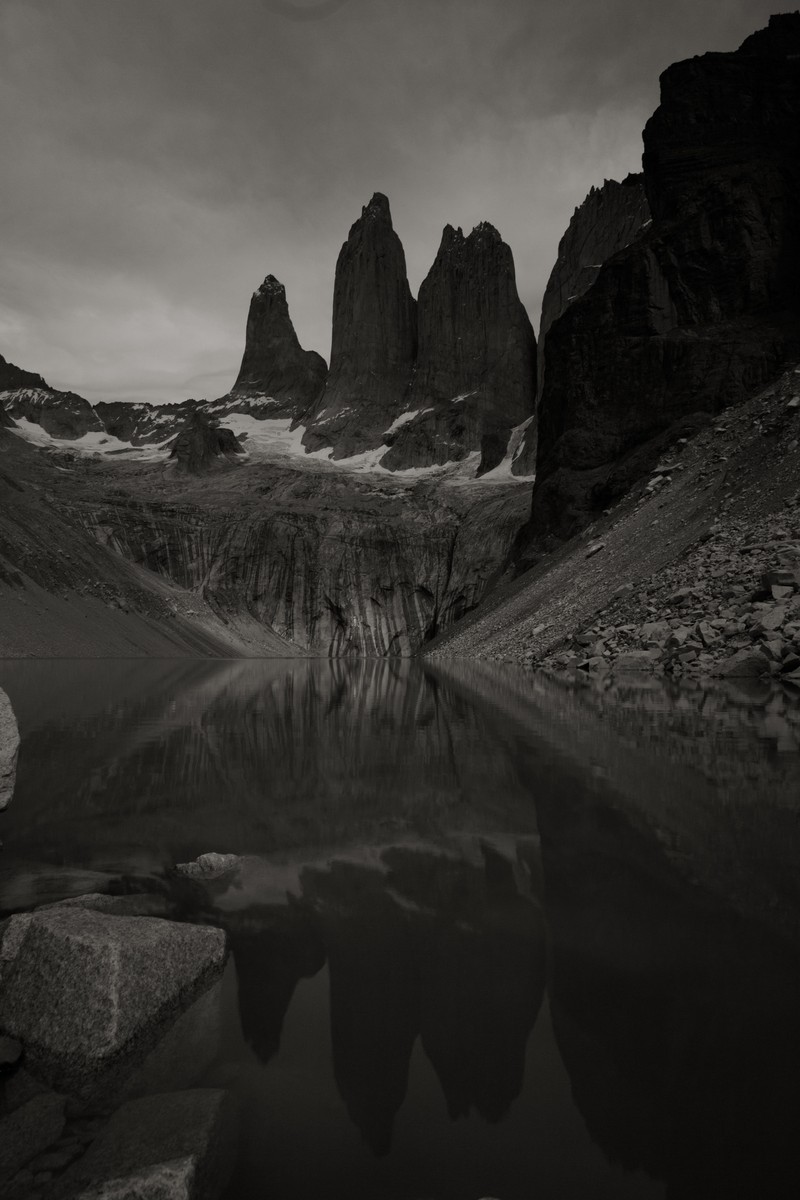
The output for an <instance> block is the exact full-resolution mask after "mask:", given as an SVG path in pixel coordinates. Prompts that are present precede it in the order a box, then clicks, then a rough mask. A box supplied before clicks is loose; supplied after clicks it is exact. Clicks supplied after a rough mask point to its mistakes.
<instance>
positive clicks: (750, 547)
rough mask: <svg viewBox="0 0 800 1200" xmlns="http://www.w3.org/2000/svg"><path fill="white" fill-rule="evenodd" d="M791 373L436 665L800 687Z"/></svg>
mask: <svg viewBox="0 0 800 1200" xmlns="http://www.w3.org/2000/svg"><path fill="white" fill-rule="evenodd" d="M799 479H800V368H797V367H794V368H792V369H790V370H789V371H787V372H785V373H784V374H783V375H782V376H781V377H780V378H779V379H778V380H777V381H776V382H775V383H774V384H773V385H772V386H770V387H768V388H766V389H765V390H764V391H763V392H761V393H759V394H758V395H757V396H755V397H753V398H752V399H751V400H749V401H747V402H746V403H744V404H741V405H738V406H736V407H735V408H732V409H730V410H728V412H727V413H726V414H725V415H724V416H722V417H720V418H718V419H717V420H715V421H712V420H710V419H709V418H706V424H705V426H704V428H703V429H702V430H701V432H700V433H698V434H696V435H695V436H694V437H692V438H679V439H677V440H676V441H675V442H674V443H673V444H672V445H671V446H669V447H668V448H667V450H666V451H665V452H664V454H663V455H662V458H661V460H660V461H659V463H658V464H657V467H656V468H655V470H654V472H653V474H652V475H651V476H650V478H649V479H647V480H646V481H643V482H642V483H640V484H639V485H638V487H637V488H635V489H634V490H633V491H632V493H631V494H630V495H629V496H628V497H626V498H625V499H624V500H623V501H621V502H620V503H619V504H618V505H617V506H616V507H615V508H613V509H610V510H608V512H607V513H605V514H604V515H603V516H602V517H601V519H600V520H598V521H596V522H595V523H594V524H593V525H592V526H590V527H589V528H588V529H587V530H586V531H585V532H584V534H583V535H582V536H580V537H578V538H575V539H573V540H572V541H571V542H569V543H568V544H567V545H566V546H564V547H563V548H562V550H561V551H559V552H556V553H554V554H551V555H548V556H546V557H544V558H543V559H542V561H541V562H540V563H539V564H538V565H537V566H536V567H534V568H533V569H532V570H531V571H529V572H527V573H526V574H525V575H523V576H521V577H520V578H519V579H518V580H517V581H516V582H515V583H514V584H512V585H510V586H506V587H505V588H503V589H499V591H498V593H497V594H496V596H495V597H494V599H493V601H490V602H489V603H488V604H487V605H485V606H484V608H483V609H482V610H481V611H480V612H479V613H478V614H476V615H475V616H474V617H473V618H472V619H467V620H466V621H465V622H463V627H460V628H458V629H457V630H455V631H453V632H452V633H451V634H450V635H449V636H448V635H445V636H444V637H443V638H441V639H439V640H438V641H437V642H435V643H434V644H433V645H432V647H431V651H430V652H431V654H432V655H433V656H434V657H442V658H449V657H459V656H474V657H477V658H486V659H490V660H497V661H506V662H515V663H519V664H521V665H524V666H537V667H544V668H549V669H555V670H558V671H561V672H566V673H568V674H571V675H574V674H575V673H576V672H577V673H582V674H584V675H587V676H588V675H596V674H599V673H600V674H601V673H603V672H607V671H613V672H615V673H622V672H628V673H630V672H636V673H641V672H655V673H658V674H668V675H672V676H675V677H678V676H682V675H689V676H693V677H697V678H704V677H711V676H719V675H723V676H726V675H727V676H735V677H741V676H751V677H759V676H771V677H776V678H780V679H783V680H785V681H786V682H787V683H788V684H790V685H792V684H793V685H795V686H796V685H797V684H798V683H800V488H798V480H799Z"/></svg>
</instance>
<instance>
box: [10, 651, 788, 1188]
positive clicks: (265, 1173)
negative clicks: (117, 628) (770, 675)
mask: <svg viewBox="0 0 800 1200" xmlns="http://www.w3.org/2000/svg"><path fill="white" fill-rule="evenodd" d="M31 668H34V670H33V673H32V674H28V672H29V670H30V669H31ZM70 669H71V668H70V665H69V664H52V665H48V666H47V667H46V668H45V666H44V665H41V664H27V663H26V664H16V665H13V664H0V685H2V686H3V687H5V688H6V690H7V691H8V692H9V695H10V696H11V697H12V700H13V703H14V707H15V709H16V711H17V714H18V718H19V722H20V727H21V732H22V738H23V741H22V750H21V754H20V760H19V771H18V782H17V792H16V795H15V799H14V802H13V804H12V805H11V807H10V808H9V809H8V811H7V813H5V814H4V817H3V826H2V833H3V836H4V838H5V841H6V851H5V852H4V855H3V859H2V866H0V906H2V901H3V899H5V904H6V907H11V906H12V904H10V903H9V897H10V896H12V895H13V896H14V897H16V900H15V901H14V904H15V905H16V906H23V905H24V904H26V903H27V904H31V903H34V902H35V901H36V900H37V899H41V898H42V893H41V889H43V888H44V889H49V890H50V891H52V890H54V889H57V888H58V887H61V888H62V889H64V888H66V887H67V881H68V880H69V879H71V878H72V877H73V876H74V878H75V879H78V878H80V880H81V883H80V886H81V887H82V888H83V890H86V881H87V879H93V880H94V881H95V882H94V884H92V885H90V886H96V887H100V888H103V889H104V888H108V887H112V888H136V887H138V888H147V889H153V888H155V887H158V888H160V889H161V891H162V893H163V894H164V895H165V896H167V897H168V898H169V901H170V903H172V904H173V905H174V906H175V908H176V910H178V911H180V912H181V913H182V915H184V916H186V917H189V918H190V919H193V920H204V921H214V922H217V923H219V924H222V925H224V926H225V928H226V929H227V930H228V932H229V935H230V941H231V946H232V950H233V958H234V962H235V969H236V980H237V987H236V989H235V991H234V992H232V993H231V997H230V999H231V1000H232V1003H231V1004H230V1005H229V1008H228V1009H226V1013H227V1015H226V1017H225V1021H226V1022H227V1025H226V1026H225V1036H224V1037H223V1039H222V1043H223V1045H224V1046H226V1047H227V1049H226V1050H224V1051H223V1053H222V1055H221V1057H220V1058H219V1059H218V1061H217V1063H216V1064H215V1066H214V1067H212V1068H211V1070H210V1071H209V1074H208V1077H207V1080H206V1081H207V1082H209V1083H212V1084H213V1083H224V1084H225V1086H230V1087H232V1088H233V1089H234V1090H235V1091H237V1093H238V1094H239V1096H240V1098H241V1099H242V1100H243V1102H244V1108H243V1112H245V1113H246V1114H247V1115H246V1116H245V1117H243V1120H244V1128H245V1131H246V1134H247V1136H246V1137H245V1149H244V1152H243V1156H242V1160H241V1163H240V1167H239V1172H238V1175H237V1177H236V1179H235V1180H234V1183H233V1185H232V1190H231V1193H230V1196H231V1197H233V1196H236V1197H237V1198H238V1197H242V1198H245V1200H247V1198H249V1197H255V1196H258V1195H261V1194H263V1190H264V1187H265V1180H269V1181H270V1182H271V1186H274V1188H275V1190H277V1191H279V1192H280V1194H282V1195H285V1196H287V1197H298V1198H301V1197H305V1196H307V1195H321V1194H335V1195H339V1194H342V1195H344V1194H346V1195H347V1196H348V1197H362V1196H363V1197H367V1196H370V1197H372V1196H396V1197H398V1200H399V1198H400V1197H405V1198H407V1197H411V1196H417V1197H420V1196H436V1197H441V1198H442V1200H451V1198H452V1200H455V1198H456V1197H459V1198H460V1197H463V1196H465V1195H466V1196H469V1195H479V1194H487V1195H500V1196H503V1197H504V1198H505V1197H509V1198H512V1200H513V1198H514V1197H519V1198H520V1200H521V1198H522V1197H523V1196H525V1197H527V1196H530V1195H545V1196H556V1195H570V1196H571V1195H591V1196H592V1197H605V1196H607V1197H615V1198H616V1197H655V1196H667V1197H671V1198H672V1197H674V1198H675V1200H677V1198H681V1200H684V1198H689V1200H691V1198H693V1197H698V1198H699V1197H700V1196H703V1197H720V1198H721V1197H731V1196H734V1197H736V1196H741V1197H745V1196H747V1197H750V1196H753V1195H758V1196H773V1195H774V1196H783V1195H786V1194H790V1192H789V1191H788V1185H787V1181H788V1180H789V1179H791V1178H792V1177H793V1174H794V1158H795V1151H794V1139H795V1130H796V1124H797V1118H798V1116H800V1082H799V1081H800V1026H799V1025H798V1023H797V1019H796V1013H797V1011H798V1006H800V877H798V873H797V862H798V861H800V820H798V813H800V786H798V785H799V784H800V760H798V752H797V738H796V733H797V730H798V728H800V723H798V711H797V709H796V707H792V705H791V702H788V703H787V700H786V698H785V697H780V696H777V697H776V694H775V693H774V692H770V694H769V695H767V696H765V695H761V694H759V695H753V694H747V695H745V694H741V695H735V696H732V695H730V694H722V693H701V692H699V691H690V690H686V689H684V690H680V689H679V690H673V689H670V688H664V687H662V686H660V685H658V684H655V683H654V682H653V681H647V682H646V683H645V684H644V686H643V685H642V683H641V682H637V681H633V682H630V681H627V682H626V683H624V684H621V685H619V686H617V687H616V689H615V690H614V692H613V694H608V693H607V692H604V693H601V692H591V693H580V694H579V693H577V692H565V691H563V690H561V689H558V688H554V687H553V685H551V684H548V683H547V682H546V681H542V680H540V679H537V678H536V677H532V676H530V675H525V674H518V675H515V674H514V673H511V672H503V673H502V674H501V673H499V672H498V671H495V670H492V669H491V668H488V667H485V666H482V665H479V664H478V665H463V664H462V665H458V664H449V665H443V664H439V665H437V666H435V667H434V666H426V667H422V666H420V665H419V664H414V663H402V662H401V663H386V662H363V661H362V662H359V661H353V660H350V661H346V662H344V661H343V662H329V661H324V662H302V663H291V664H279V663H267V664H264V663H227V664H220V663H213V664H211V663H209V664H193V665H190V666H187V665H186V664H160V665H159V664H155V665H154V664H130V665H126V666H124V667H122V666H121V667H118V668H117V677H116V678H114V679H111V680H110V676H109V669H108V666H107V665H106V664H90V665H87V664H81V665H80V666H79V667H77V668H75V669H76V670H77V671H78V672H79V673H80V684H81V689H82V690H81V693H80V701H79V702H78V703H76V696H75V691H74V680H73V681H72V685H70V682H69V678H68V675H67V673H68V672H69V670H70ZM37 670H38V671H39V675H38V677H37V676H36V671H37ZM48 671H49V674H48ZM59 672H64V673H65V674H64V676H63V677H62V676H61V675H60V674H59ZM208 850H219V851H235V852H237V853H240V854H244V855H245V858H244V860H243V862H242V864H241V865H240V867H239V869H238V870H237V871H236V872H234V873H233V874H232V875H230V876H228V877H225V878H223V879H220V880H216V881H211V882H206V883H198V882H196V881H187V880H179V879H177V878H176V877H175V876H174V875H172V874H171V873H170V870H169V868H171V866H172V864H174V863H175V862H176V861H183V860H185V859H187V858H192V857H195V856H196V855H197V854H199V853H202V852H204V851H208ZM34 860H35V861H34ZM25 863H27V864H28V865H27V866H25ZM15 864H16V866H15ZM15 870H16V871H17V878H19V877H20V871H22V877H24V879H25V880H26V881H27V883H26V886H28V887H29V888H30V889H31V890H30V891H29V892H28V893H27V899H24V900H23V901H22V903H21V904H20V896H21V895H22V894H23V891H24V889H23V891H20V888H19V887H17V890H16V891H15V892H13V893H12V891H11V890H10V889H9V886H6V885H4V884H3V879H4V878H5V879H9V878H11V877H12V876H13V875H14V871H15ZM92 872H94V874H92ZM44 880H49V882H42V881H44ZM209 1036H210V1034H209ZM164 1086H166V1085H164ZM331 1181H333V1186H332V1182H331Z"/></svg>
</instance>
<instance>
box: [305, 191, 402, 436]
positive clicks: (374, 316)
mask: <svg viewBox="0 0 800 1200" xmlns="http://www.w3.org/2000/svg"><path fill="white" fill-rule="evenodd" d="M416 347H417V325H416V303H415V301H414V300H413V298H412V296H411V291H410V289H409V286H408V278H407V275H406V259H405V254H404V252H403V247H402V244H401V242H400V239H399V238H398V236H397V234H396V233H395V232H394V229H393V228H392V217H391V213H390V210H389V201H388V200H387V199H386V197H385V196H383V195H381V194H380V193H376V194H375V195H374V196H373V197H372V199H371V200H370V202H369V204H368V205H366V207H365V208H364V209H363V210H362V213H361V216H360V218H359V219H358V220H357V221H356V223H355V224H354V225H353V226H352V228H351V230H350V235H349V237H348V239H347V241H346V242H345V244H344V245H343V246H342V249H341V252H340V254H339V259H338V262H337V264H336V282H335V285H334V293H333V340H332V345H331V366H330V372H329V374H328V381H327V385H326V388H325V391H324V393H323V395H322V398H321V399H320V400H319V401H318V403H317V404H316V406H315V407H314V409H313V410H312V412H311V414H310V416H309V421H308V428H307V430H306V433H305V435H304V438H303V444H304V445H305V446H306V447H307V448H308V449H309V450H319V449H322V448H324V447H326V446H333V448H334V449H333V457H334V458H345V457H347V456H348V455H351V454H356V453H359V452H361V451H362V450H368V449H372V448H375V447H377V446H380V445H382V443H383V433H384V431H385V430H386V429H388V428H389V426H390V425H391V424H392V422H393V421H394V419H395V417H396V416H397V415H398V414H399V413H400V412H401V411H402V410H403V409H404V408H406V407H407V405H406V404H405V398H406V395H407V391H408V383H409V379H410V377H411V370H412V367H413V365H414V358H415V355H416Z"/></svg>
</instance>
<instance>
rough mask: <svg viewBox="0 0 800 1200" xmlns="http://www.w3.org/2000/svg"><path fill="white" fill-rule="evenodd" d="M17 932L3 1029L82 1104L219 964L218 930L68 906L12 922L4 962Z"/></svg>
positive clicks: (114, 1079) (112, 1080)
mask: <svg viewBox="0 0 800 1200" xmlns="http://www.w3.org/2000/svg"><path fill="white" fill-rule="evenodd" d="M16 923H21V928H20V930H19V933H20V936H19V937H17V938H16V944H15V946H14V955H13V958H12V959H11V961H10V965H9V964H7V965H6V967H5V970H4V973H3V987H2V992H0V1026H1V1027H3V1028H4V1029H6V1030H7V1031H8V1032H9V1033H11V1034H12V1035H13V1036H14V1037H17V1038H19V1039H20V1040H21V1041H22V1042H23V1044H24V1046H25V1054H26V1062H27V1064H28V1066H29V1068H30V1069H31V1070H32V1071H33V1072H34V1073H35V1074H36V1075H37V1077H38V1078H41V1079H42V1080H44V1081H45V1082H47V1083H48V1084H49V1085H50V1086H52V1087H55V1088H56V1089H58V1090H61V1091H65V1092H68V1093H70V1094H72V1095H75V1096H78V1097H80V1098H81V1099H83V1100H87V1101H89V1100H91V1101H97V1102H100V1101H101V1099H102V1098H103V1097H104V1096H106V1095H108V1094H111V1093H113V1092H114V1091H116V1090H118V1088H119V1086H120V1082H121V1081H124V1080H125V1079H126V1078H127V1077H128V1076H129V1075H130V1073H131V1071H132V1070H133V1068H134V1067H135V1066H137V1065H138V1064H139V1063H140V1062H141V1061H142V1059H143V1058H144V1057H145V1055H146V1054H147V1052H148V1051H149V1050H150V1049H152V1047H153V1046H154V1045H155V1044H156V1042H158V1041H159V1039H160V1038H161V1037H162V1035H163V1034H164V1032H165V1030H166V1029H167V1028H168V1027H169V1026H170V1025H171V1024H173V1023H174V1021H175V1020H176V1019H177V1017H178V1016H179V1015H180V1014H181V1012H182V1011H183V1010H184V1009H186V1008H187V1007H188V1006H189V1005H190V1004H191V1003H192V1001H193V1000H194V999H195V998H196V997H197V996H198V995H199V994H200V993H201V992H202V991H204V990H205V989H206V988H207V987H208V986H209V985H210V984H211V983H212V982H213V981H214V980H215V979H216V978H218V977H219V975H220V973H221V971H222V969H223V966H224V962H225V951H226V941H225V934H224V933H223V932H222V931H221V930H218V929H212V928H207V927H205V926H196V925H182V924H177V923H173V922H171V921H163V920H159V919H157V918H151V917H122V916H108V915H105V914H101V913H96V912H91V911H88V910H85V909H79V908H69V907H57V908H51V909H43V910H41V911H40V912H37V913H34V914H32V915H30V914H25V915H23V916H22V917H18V918H12V921H11V929H7V930H6V933H5V936H4V938H3V949H4V953H5V949H6V943H7V941H8V940H9V938H11V940H12V941H14V937H13V935H14V926H15V924H16Z"/></svg>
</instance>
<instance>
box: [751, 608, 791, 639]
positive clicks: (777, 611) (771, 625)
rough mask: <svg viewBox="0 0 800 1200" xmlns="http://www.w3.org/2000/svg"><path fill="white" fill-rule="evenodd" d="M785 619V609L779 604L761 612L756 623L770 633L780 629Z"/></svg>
mask: <svg viewBox="0 0 800 1200" xmlns="http://www.w3.org/2000/svg"><path fill="white" fill-rule="evenodd" d="M785 620H786V609H785V608H783V607H780V606H779V607H777V608H773V609H771V610H769V611H767V612H764V613H762V614H761V617H760V619H759V620H758V622H757V624H758V627H759V629H761V630H762V631H763V632H764V633H772V632H774V630H776V629H780V627H781V625H783V623H784V621H785Z"/></svg>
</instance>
